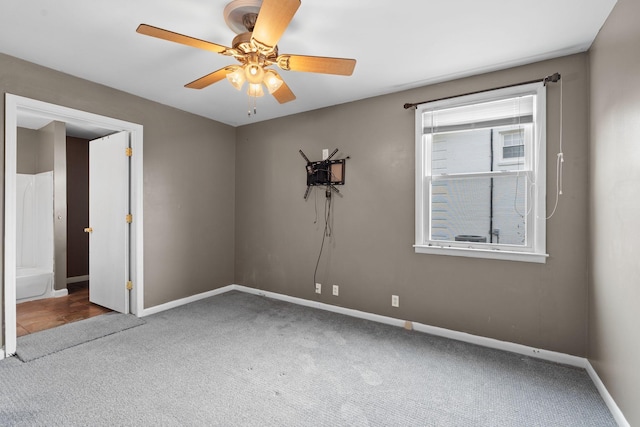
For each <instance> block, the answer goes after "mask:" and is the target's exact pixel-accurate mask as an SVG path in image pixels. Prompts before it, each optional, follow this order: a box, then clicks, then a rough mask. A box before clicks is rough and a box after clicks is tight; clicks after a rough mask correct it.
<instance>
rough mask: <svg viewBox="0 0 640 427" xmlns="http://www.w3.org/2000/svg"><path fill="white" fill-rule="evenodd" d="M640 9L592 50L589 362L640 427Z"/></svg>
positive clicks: (617, 21) (615, 21)
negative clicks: (639, 240) (639, 231)
mask: <svg viewBox="0 0 640 427" xmlns="http://www.w3.org/2000/svg"><path fill="white" fill-rule="evenodd" d="M639 16H640V2H638V1H637V0H618V3H617V5H616V7H615V8H614V10H613V12H612V13H611V15H610V16H609V18H608V20H607V22H606V23H605V25H604V27H603V28H602V30H601V31H600V34H599V35H598V37H597V38H596V41H595V43H594V44H593V46H592V48H591V51H590V59H591V61H590V65H591V150H590V153H591V156H590V159H591V162H590V172H591V176H590V196H591V198H590V202H591V203H590V213H591V220H590V227H589V235H590V236H591V245H590V246H591V250H590V255H591V256H590V258H591V266H590V275H589V277H590V281H589V296H590V298H589V302H590V304H589V360H590V361H591V364H592V365H593V367H594V368H595V370H596V371H597V373H598V375H599V376H600V378H601V379H602V381H603V382H604V384H605V386H606V387H607V389H608V390H609V393H611V395H612V396H613V398H614V400H615V401H616V403H617V404H618V406H619V407H620V409H621V410H622V412H623V413H624V416H625V417H626V419H627V421H628V422H629V424H631V425H634V426H637V425H640V406H639V405H638V402H640V332H638V325H640V244H638V236H639V234H638V230H639V229H640V143H639V142H638V136H639V135H640V49H639V46H640V25H638V17H639Z"/></svg>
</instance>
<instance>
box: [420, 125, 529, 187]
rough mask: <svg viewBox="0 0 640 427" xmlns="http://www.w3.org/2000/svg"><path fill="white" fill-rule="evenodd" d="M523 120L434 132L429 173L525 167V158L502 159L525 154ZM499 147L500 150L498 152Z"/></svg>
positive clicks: (471, 171) (474, 171)
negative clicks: (518, 123) (514, 123)
mask: <svg viewBox="0 0 640 427" xmlns="http://www.w3.org/2000/svg"><path fill="white" fill-rule="evenodd" d="M531 127H532V125H531V124H526V125H521V126H519V127H518V129H517V130H515V131H514V130H513V128H514V127H513V126H501V127H495V128H485V129H477V130H472V131H458V132H447V133H436V134H434V135H433V139H432V144H431V173H432V174H433V175H436V176H437V175H443V174H448V175H451V174H457V173H482V172H491V171H497V170H503V171H517V170H524V169H525V166H526V163H527V162H526V161H525V159H522V161H519V162H518V163H513V162H511V163H501V161H502V160H503V159H513V158H516V159H517V158H524V157H525V138H524V135H525V130H527V131H529V133H530V130H531ZM501 151H502V153H501Z"/></svg>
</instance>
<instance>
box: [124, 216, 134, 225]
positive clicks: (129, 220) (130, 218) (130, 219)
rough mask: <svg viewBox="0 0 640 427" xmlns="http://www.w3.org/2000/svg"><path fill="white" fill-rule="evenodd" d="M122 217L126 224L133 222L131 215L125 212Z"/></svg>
mask: <svg viewBox="0 0 640 427" xmlns="http://www.w3.org/2000/svg"><path fill="white" fill-rule="evenodd" d="M124 219H125V221H127V224H131V223H132V222H133V215H131V214H127V216H126V217H125V218H124Z"/></svg>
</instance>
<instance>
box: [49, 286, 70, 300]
mask: <svg viewBox="0 0 640 427" xmlns="http://www.w3.org/2000/svg"><path fill="white" fill-rule="evenodd" d="M67 295H69V291H68V290H67V288H64V289H54V290H53V297H54V298H60V297H66V296H67Z"/></svg>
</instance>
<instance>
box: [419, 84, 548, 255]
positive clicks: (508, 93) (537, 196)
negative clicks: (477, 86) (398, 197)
mask: <svg viewBox="0 0 640 427" xmlns="http://www.w3.org/2000/svg"><path fill="white" fill-rule="evenodd" d="M526 95H535V102H534V111H533V117H534V123H533V134H534V135H533V138H532V144H531V145H530V148H527V146H526V145H525V152H526V151H527V150H531V151H530V152H529V155H528V158H527V156H526V155H525V159H526V161H525V162H526V163H527V166H526V167H525V169H526V170H525V171H524V172H517V173H515V174H514V172H509V174H511V175H515V176H525V175H526V174H530V175H531V176H532V180H533V184H531V185H530V188H529V190H530V191H529V194H528V197H527V202H528V203H532V206H531V209H530V211H529V213H528V215H527V220H526V224H527V230H526V233H527V240H526V245H524V246H520V245H507V244H499V243H474V242H455V241H438V240H430V230H431V222H432V219H431V215H432V209H431V203H432V200H433V199H432V192H431V183H432V181H434V179H433V177H434V176H433V174H432V173H431V140H432V136H431V134H425V133H424V131H423V114H424V113H425V112H428V111H432V110H438V109H446V108H453V107H458V106H463V105H472V104H478V103H484V102H490V101H495V100H500V99H505V98H512V97H516V96H526ZM525 132H526V131H525ZM525 138H526V137H525ZM415 144H416V147H415V148H416V187H415V190H416V198H415V211H416V212H415V215H416V216H415V244H414V248H415V252H416V253H423V254H438V255H450V256H462V257H473V258H489V259H502V260H510V261H524V262H534V263H545V262H546V259H547V257H548V256H549V255H548V254H547V253H546V87H545V86H544V85H543V84H542V83H532V84H526V85H519V86H512V87H508V88H503V89H496V90H491V91H486V92H481V93H475V94H471V95H465V96H459V97H454V98H449V99H443V100H440V101H434V102H428V103H424V104H420V105H418V106H417V107H416V111H415ZM501 144H502V142H501ZM499 151H500V156H501V157H502V147H501V148H500V150H499ZM509 160H513V161H515V162H517V161H521V160H522V158H513V159H509ZM507 161H508V160H507ZM456 175H459V174H456ZM469 175H476V176H482V175H486V176H489V174H486V173H478V174H469ZM440 178H441V179H442V177H441V176H440Z"/></svg>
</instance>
